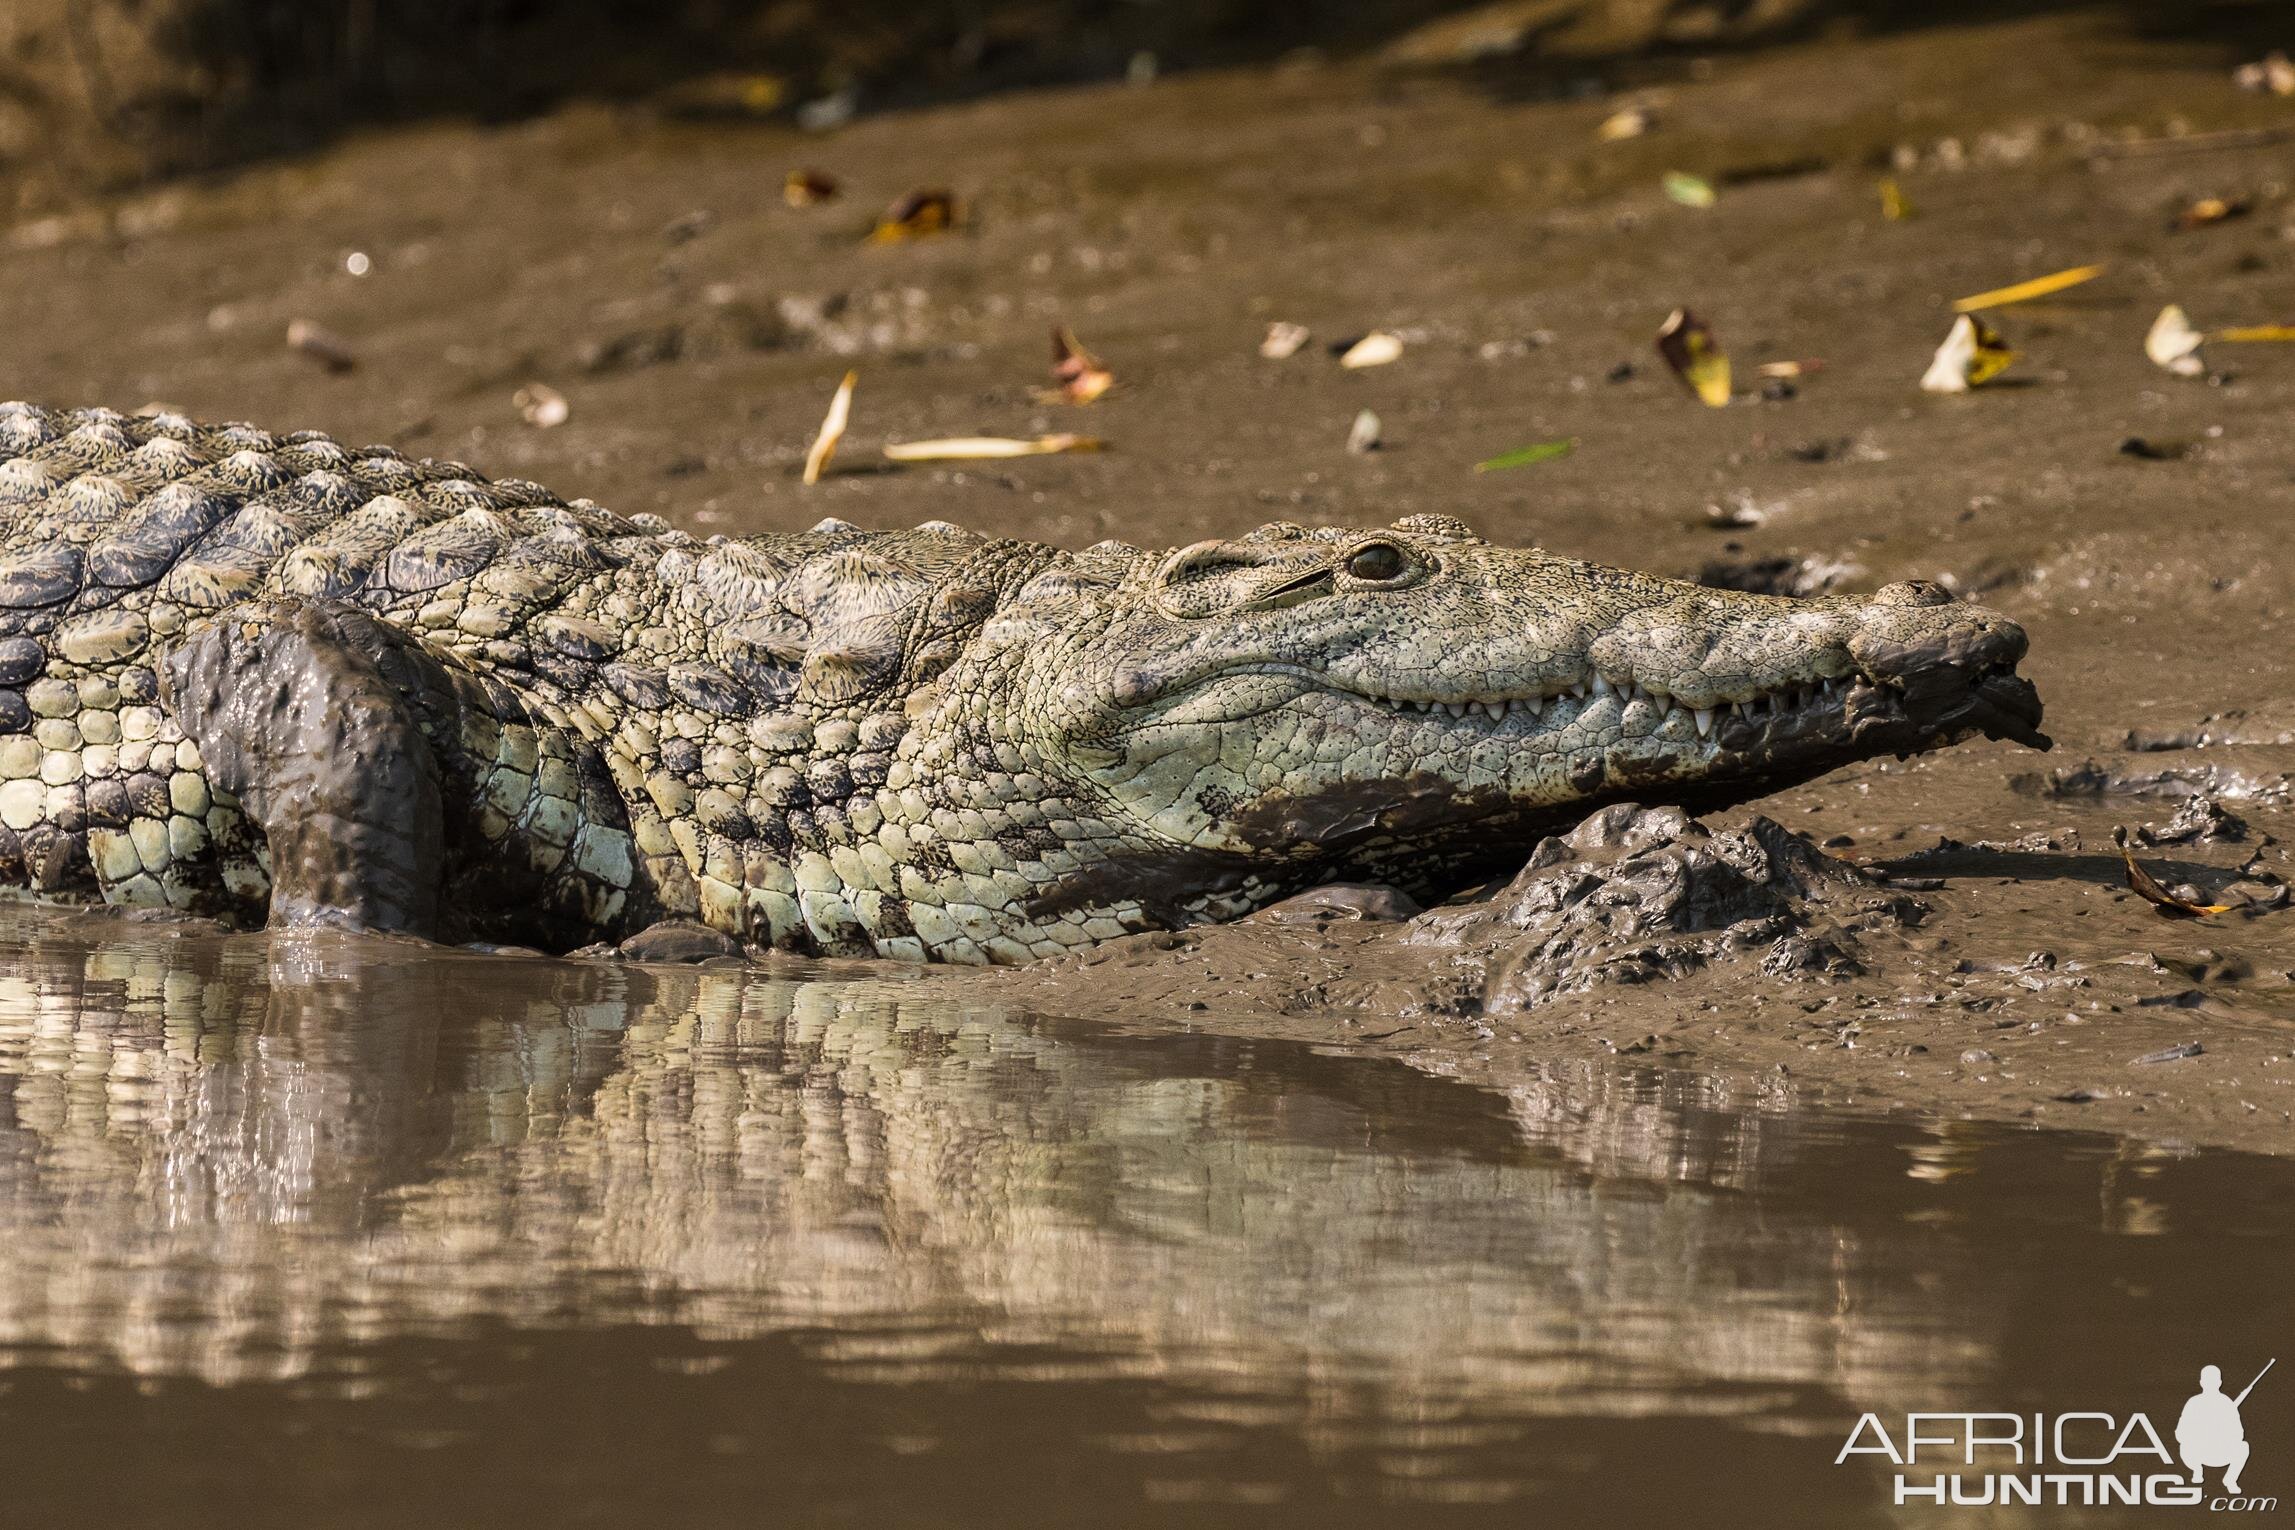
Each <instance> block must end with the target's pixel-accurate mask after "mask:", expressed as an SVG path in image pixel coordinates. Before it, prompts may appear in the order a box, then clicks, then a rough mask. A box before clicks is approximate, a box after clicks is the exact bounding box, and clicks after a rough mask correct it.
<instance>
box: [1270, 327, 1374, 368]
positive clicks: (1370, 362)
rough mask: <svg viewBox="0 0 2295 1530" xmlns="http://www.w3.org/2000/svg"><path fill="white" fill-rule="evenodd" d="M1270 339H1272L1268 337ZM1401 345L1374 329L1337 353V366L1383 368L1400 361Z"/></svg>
mask: <svg viewBox="0 0 2295 1530" xmlns="http://www.w3.org/2000/svg"><path fill="white" fill-rule="evenodd" d="M1270 338H1272V337H1270ZM1402 352H1403V343H1402V341H1401V340H1400V339H1399V338H1397V337H1396V336H1394V335H1390V334H1388V333H1387V332H1386V331H1385V330H1383V329H1374V330H1372V331H1371V332H1370V333H1369V334H1367V335H1365V336H1363V337H1362V338H1361V339H1360V340H1357V341H1355V342H1354V343H1352V344H1351V345H1348V346H1346V347H1344V348H1343V349H1341V350H1340V352H1339V365H1340V366H1343V367H1345V368H1347V369H1348V370H1349V371H1360V370H1361V369H1362V368H1364V367H1383V366H1385V365H1386V364H1387V363H1388V362H1390V361H1400V360H1401V359H1402Z"/></svg>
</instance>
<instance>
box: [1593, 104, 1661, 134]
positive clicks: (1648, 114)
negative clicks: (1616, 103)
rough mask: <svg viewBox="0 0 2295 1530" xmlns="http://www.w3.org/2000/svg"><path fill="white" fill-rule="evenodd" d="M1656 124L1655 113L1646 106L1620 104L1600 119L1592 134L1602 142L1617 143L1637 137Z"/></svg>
mask: <svg viewBox="0 0 2295 1530" xmlns="http://www.w3.org/2000/svg"><path fill="white" fill-rule="evenodd" d="M1655 126H1657V113H1655V112H1653V111H1651V110H1650V109H1649V108H1648V107H1646V106H1621V107H1619V108H1618V109H1617V110H1616V111H1614V112H1612V113H1610V114H1609V115H1608V116H1607V117H1604V118H1603V119H1602V125H1601V126H1600V127H1598V128H1596V129H1594V136H1595V137H1596V138H1599V139H1600V140H1601V141H1602V142H1604V143H1617V142H1619V141H1620V140H1622V139H1627V138H1639V137H1641V136H1642V134H1644V133H1646V132H1648V131H1649V130H1650V129H1651V128H1653V127H1655Z"/></svg>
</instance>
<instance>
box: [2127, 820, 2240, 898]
mask: <svg viewBox="0 0 2295 1530" xmlns="http://www.w3.org/2000/svg"><path fill="white" fill-rule="evenodd" d="M2112 842H2113V843H2114V844H2116V845H2118V846H2119V847H2120V858H2121V859H2122V860H2125V861H2126V862H2127V863H2128V890H2129V891H2130V892H2132V893H2134V894H2135V895H2136V896H2137V897H2139V898H2141V899H2143V900H2144V901H2145V902H2146V903H2149V904H2150V905H2151V906H2152V907H2153V908H2156V909H2158V910H2159V911H2160V912H2161V913H2162V914H2164V915H2166V916H2167V917H2168V918H2170V919H2198V918H2202V917H2204V916H2206V915H2208V914H2228V913H2230V912H2231V911H2232V909H2233V908H2234V907H2235V906H2236V905H2234V904H2230V903H2194V902H2192V901H2191V900H2190V899H2189V898H2179V897H2177V896H2176V895H2175V894H2174V893H2171V892H2169V891H2168V890H2167V889H2166V888H2164V887H2162V886H2160V884H2159V883H2158V882H2157V881H2156V880H2154V879H2153V877H2152V874H2151V873H2150V872H2148V871H2146V870H2144V868H2143V867H2141V866H2138V865H2137V864H2136V854H2135V852H2134V851H2133V850H2130V849H2129V848H2128V831H2127V830H2126V829H2114V830H2113V831H2112Z"/></svg>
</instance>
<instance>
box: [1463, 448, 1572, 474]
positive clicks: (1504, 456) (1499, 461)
mask: <svg viewBox="0 0 2295 1530" xmlns="http://www.w3.org/2000/svg"><path fill="white" fill-rule="evenodd" d="M1575 445H1577V442H1575V441H1537V442H1533V443H1532V444H1531V445H1529V446H1523V447H1518V448H1516V449H1515V450H1513V451H1510V452H1500V453H1499V454H1498V455H1497V456H1495V457H1486V458H1484V459H1483V460H1482V461H1480V462H1477V463H1476V464H1474V471H1476V472H1477V473H1503V472H1505V471H1506V470H1507V469H1509V468H1518V467H1530V466H1532V465H1533V464H1536V463H1540V462H1552V461H1553V460H1554V459H1555V458H1557V457H1567V456H1568V455H1569V454H1570V448H1571V447H1573V446H1575Z"/></svg>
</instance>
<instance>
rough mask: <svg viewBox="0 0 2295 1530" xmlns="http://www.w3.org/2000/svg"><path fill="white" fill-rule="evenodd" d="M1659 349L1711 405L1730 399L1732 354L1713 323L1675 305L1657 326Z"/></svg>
mask: <svg viewBox="0 0 2295 1530" xmlns="http://www.w3.org/2000/svg"><path fill="white" fill-rule="evenodd" d="M1657 351H1658V354H1659V355H1660V356H1663V357H1664V358H1665V364H1666V365H1667V366H1669V367H1671V368H1673V375H1674V376H1676V377H1678V378H1680V379H1681V381H1682V386H1683V387H1686V388H1687V389H1689V391H1690V392H1692V393H1694V394H1696V395H1697V397H1698V398H1699V399H1700V400H1701V401H1703V402H1704V403H1705V404H1706V405H1707V406H1708V407H1710V408H1714V409H1719V408H1721V407H1722V406H1723V405H1725V404H1727V403H1728V402H1729V357H1728V356H1727V355H1726V354H1724V353H1723V351H1722V349H1721V344H1720V342H1719V341H1717V340H1715V339H1714V338H1713V330H1712V327H1711V326H1709V325H1708V324H1707V323H1706V322H1705V321H1704V320H1703V319H1701V318H1699V317H1698V316H1697V315H1696V314H1694V313H1691V312H1690V311H1689V310H1688V309H1686V308H1676V309H1675V310H1674V311H1673V312H1672V313H1670V314H1668V315H1666V321H1665V323H1663V324H1661V325H1659V326H1658V336H1657Z"/></svg>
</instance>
